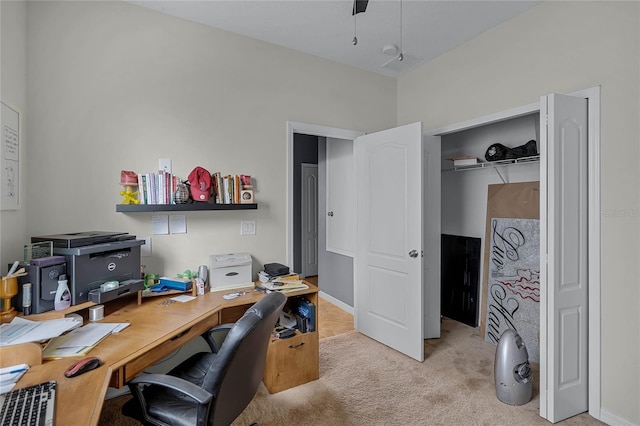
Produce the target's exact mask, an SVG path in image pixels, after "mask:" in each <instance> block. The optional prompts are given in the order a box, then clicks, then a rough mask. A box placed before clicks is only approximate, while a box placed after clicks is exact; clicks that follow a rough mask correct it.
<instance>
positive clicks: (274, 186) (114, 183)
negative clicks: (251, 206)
mask: <svg viewBox="0 0 640 426" xmlns="http://www.w3.org/2000/svg"><path fill="white" fill-rule="evenodd" d="M28 27H29V41H28V46H27V53H28V69H29V84H28V100H29V115H30V117H31V121H30V123H31V125H30V127H29V131H30V136H31V137H30V144H29V146H28V147H27V155H28V157H29V161H30V167H29V180H28V182H27V185H28V188H27V189H28V199H29V203H30V204H29V210H28V213H27V214H28V230H27V231H28V235H42V234H49V233H60V232H74V231H81V230H109V231H111V230H115V231H127V232H130V233H132V234H135V235H138V236H140V237H142V236H148V235H151V214H121V213H115V205H116V204H117V203H119V202H120V200H121V199H122V197H121V196H120V195H119V191H120V190H121V189H122V188H121V187H120V186H119V185H118V182H119V178H120V171H121V170H122V169H125V170H134V171H136V172H139V173H144V172H153V171H157V168H158V159H159V158H171V159H172V161H173V171H174V173H177V174H178V175H179V176H182V178H183V179H186V178H187V176H188V174H189V172H190V171H191V170H192V169H193V168H194V167H195V166H198V165H200V166H203V167H205V168H206V169H207V170H209V172H212V173H213V172H216V171H220V172H222V173H225V174H226V173H230V174H240V173H244V174H250V175H252V176H253V177H254V178H255V180H256V186H255V192H256V194H255V196H256V200H257V203H258V210H257V211H255V210H253V211H238V212H233V211H229V212H224V211H217V212H216V211H214V212H211V211H209V212H189V213H187V215H186V216H187V230H188V233H187V234H186V235H168V236H153V237H152V251H153V256H152V257H151V258H143V263H144V264H146V265H147V271H148V272H155V273H159V274H176V273H179V272H182V271H183V270H185V269H187V268H189V269H194V268H197V266H198V265H200V264H209V255H210V254H219V253H230V252H240V251H246V252H249V253H251V254H252V255H253V257H254V272H257V270H258V267H261V265H262V264H264V263H268V262H282V263H285V262H286V253H285V243H286V238H285V232H286V224H285V218H286V211H285V206H286V121H287V120H291V121H299V122H309V123H314V124H321V125H326V126H332V127H340V128H347V129H357V130H363V131H367V132H371V131H375V130H379V129H383V128H387V127H392V126H393V125H395V118H396V102H395V93H396V83H395V80H394V79H391V78H388V77H382V76H379V75H376V74H370V73H363V72H362V71H359V70H356V69H354V68H350V67H346V66H343V65H339V64H336V63H334V62H329V61H326V60H322V59H319V58H317V57H314V56H310V55H305V54H301V53H298V52H295V51H292V50H289V49H285V48H281V47H277V46H274V45H271V44H267V43H263V42H259V41H256V40H253V39H250V38H246V37H241V36H237V35H234V34H231V33H228V32H224V31H220V30H216V29H212V28H208V27H205V26H203V25H199V24H194V23H191V22H187V21H184V20H181V19H177V18H173V17H169V16H167V15H163V14H160V13H156V12H152V11H149V10H147V9H143V8H140V7H137V6H133V5H130V4H127V3H122V2H67V1H61V2H57V1H47V2H30V3H29V6H28ZM241 220H256V221H257V235H255V236H242V237H241V236H240V221H241Z"/></svg>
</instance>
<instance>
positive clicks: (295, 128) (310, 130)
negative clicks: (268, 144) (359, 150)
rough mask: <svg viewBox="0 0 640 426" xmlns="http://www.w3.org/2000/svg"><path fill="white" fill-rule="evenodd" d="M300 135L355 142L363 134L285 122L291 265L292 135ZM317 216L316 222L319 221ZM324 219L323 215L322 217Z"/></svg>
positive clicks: (288, 259) (288, 235)
mask: <svg viewBox="0 0 640 426" xmlns="http://www.w3.org/2000/svg"><path fill="white" fill-rule="evenodd" d="M295 133H301V134H305V135H313V136H320V137H327V138H336V139H348V140H355V139H356V138H357V137H358V136H362V135H364V134H365V133H364V132H361V131H358V130H347V129H340V128H337V127H328V126H322V125H318V124H310V123H302V122H297V121H287V172H286V176H287V177H286V179H287V201H286V222H287V224H286V256H287V264H288V265H293V247H294V242H293V234H294V229H293V176H294V173H293V172H294V170H293V166H294V164H293V135H294V134H295ZM320 217H321V216H320V215H318V220H320ZM322 217H324V215H323V216H322ZM325 220H326V219H325Z"/></svg>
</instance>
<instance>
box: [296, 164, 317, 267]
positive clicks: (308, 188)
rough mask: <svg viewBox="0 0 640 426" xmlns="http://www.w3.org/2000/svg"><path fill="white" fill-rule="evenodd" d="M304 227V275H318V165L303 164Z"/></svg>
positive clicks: (302, 226) (302, 219) (302, 208)
mask: <svg viewBox="0 0 640 426" xmlns="http://www.w3.org/2000/svg"><path fill="white" fill-rule="evenodd" d="M301 176H302V185H301V188H302V196H301V197H300V198H301V199H302V205H301V214H302V218H301V221H300V224H301V226H300V227H301V228H302V244H301V247H302V271H300V273H301V274H302V276H303V277H312V276H315V275H318V165H317V164H306V163H303V164H302V174H301Z"/></svg>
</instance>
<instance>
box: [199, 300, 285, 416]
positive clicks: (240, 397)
mask: <svg viewBox="0 0 640 426" xmlns="http://www.w3.org/2000/svg"><path fill="white" fill-rule="evenodd" d="M286 300H287V298H286V297H285V296H284V295H283V294H281V293H277V292H274V293H270V294H268V295H266V296H265V297H263V298H262V299H261V300H260V301H258V302H257V303H256V304H254V305H253V306H252V307H251V308H249V309H248V310H247V312H246V313H245V314H244V315H243V316H242V318H240V319H239V320H238V321H237V322H236V323H235V325H234V326H233V327H232V328H231V330H229V333H228V334H227V337H226V338H225V340H224V343H223V344H222V347H221V348H220V351H219V352H218V354H217V355H216V357H215V361H214V363H213V365H212V366H211V368H210V369H209V372H208V373H207V376H206V377H205V379H204V382H203V387H204V388H205V389H206V390H207V391H209V392H211V393H212V394H213V395H214V398H215V401H214V403H213V406H212V407H211V408H210V411H209V413H210V414H209V415H210V419H209V421H210V424H213V425H228V424H230V423H231V422H232V421H233V420H234V419H235V418H236V417H238V416H239V415H240V413H242V411H243V410H244V409H245V408H246V406H247V405H248V404H249V402H251V400H252V399H253V397H254V395H255V394H256V392H257V390H258V386H259V385H260V382H261V381H262V376H263V374H264V367H265V363H266V358H267V348H268V346H269V342H270V340H271V334H272V332H273V328H274V326H275V325H276V322H277V320H278V317H279V316H280V312H281V311H282V308H283V307H284V304H285V302H286Z"/></svg>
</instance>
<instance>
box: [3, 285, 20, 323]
mask: <svg viewBox="0 0 640 426" xmlns="http://www.w3.org/2000/svg"><path fill="white" fill-rule="evenodd" d="M16 294H18V277H2V285H0V298H1V299H2V310H1V311H0V323H5V322H11V321H12V320H13V318H14V317H15V316H16V315H17V314H18V313H17V312H16V310H15V308H14V307H13V306H11V298H12V297H13V296H15V295H16Z"/></svg>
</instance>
